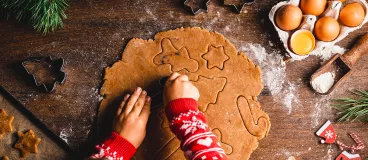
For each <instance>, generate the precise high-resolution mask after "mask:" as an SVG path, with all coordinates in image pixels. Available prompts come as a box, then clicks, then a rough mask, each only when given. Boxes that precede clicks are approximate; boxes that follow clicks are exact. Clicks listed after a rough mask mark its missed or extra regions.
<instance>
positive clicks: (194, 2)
mask: <svg viewBox="0 0 368 160" xmlns="http://www.w3.org/2000/svg"><path fill="white" fill-rule="evenodd" d="M209 3H210V0H185V1H184V7H185V8H186V9H188V10H189V11H191V12H192V13H193V14H194V15H196V14H199V13H204V12H207V11H208V4H209Z"/></svg>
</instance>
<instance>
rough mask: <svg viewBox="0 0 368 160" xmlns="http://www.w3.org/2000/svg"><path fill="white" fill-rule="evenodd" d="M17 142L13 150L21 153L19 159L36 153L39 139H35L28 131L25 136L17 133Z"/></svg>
mask: <svg viewBox="0 0 368 160" xmlns="http://www.w3.org/2000/svg"><path fill="white" fill-rule="evenodd" d="M18 137H19V139H18V141H17V143H16V144H15V148H17V149H19V150H20V152H21V157H25V156H26V155H27V154H28V153H38V148H37V146H38V144H39V143H40V142H41V139H40V138H37V137H36V136H35V134H34V133H33V131H32V130H29V131H28V132H26V133H25V134H24V133H22V132H18Z"/></svg>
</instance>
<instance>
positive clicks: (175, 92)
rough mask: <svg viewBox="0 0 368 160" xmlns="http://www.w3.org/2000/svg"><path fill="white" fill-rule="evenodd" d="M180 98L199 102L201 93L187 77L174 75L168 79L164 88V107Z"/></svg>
mask: <svg viewBox="0 0 368 160" xmlns="http://www.w3.org/2000/svg"><path fill="white" fill-rule="evenodd" d="M179 98H193V99H195V100H196V101H198V98H199V91H198V89H197V88H196V87H195V86H194V85H193V84H192V83H191V82H190V81H189V79H188V76H187V75H181V74H179V73H176V72H175V73H173V74H171V76H170V77H169V78H168V79H167V81H166V83H165V87H164V105H165V106H166V105H167V104H168V103H169V102H170V101H172V100H175V99H179Z"/></svg>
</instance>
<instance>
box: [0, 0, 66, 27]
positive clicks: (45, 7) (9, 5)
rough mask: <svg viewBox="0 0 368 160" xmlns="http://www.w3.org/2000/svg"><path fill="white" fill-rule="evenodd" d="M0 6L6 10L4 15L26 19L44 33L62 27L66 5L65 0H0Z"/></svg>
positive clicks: (19, 19)
mask: <svg viewBox="0 0 368 160" xmlns="http://www.w3.org/2000/svg"><path fill="white" fill-rule="evenodd" d="M0 7H1V8H2V10H6V11H8V13H7V15H6V17H9V16H13V17H15V19H17V20H18V21H23V20H26V21H28V22H29V23H30V24H31V25H32V26H33V28H34V29H36V30H37V31H38V32H43V34H46V33H49V32H54V31H55V30H56V29H59V28H62V27H63V21H62V20H63V19H65V18H66V15H65V13H64V11H65V9H66V8H67V7H68V5H67V3H66V1H65V0H0ZM3 16H4V15H3Z"/></svg>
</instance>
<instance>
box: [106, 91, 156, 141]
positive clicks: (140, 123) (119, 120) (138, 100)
mask: <svg viewBox="0 0 368 160" xmlns="http://www.w3.org/2000/svg"><path fill="white" fill-rule="evenodd" d="M150 106H151V98H150V97H149V96H147V92H146V91H142V89H141V88H140V87H138V88H137V89H135V91H134V93H133V94H132V95H129V94H127V95H126V96H125V97H124V100H123V102H122V103H121V105H120V106H119V108H118V110H117V113H116V116H115V119H114V123H113V131H114V132H116V133H118V134H120V136H122V137H123V138H125V139H126V140H128V141H129V142H130V143H131V144H133V146H134V147H135V148H138V147H139V145H141V143H142V141H143V139H144V137H145V136H146V125H147V121H148V117H149V114H150Z"/></svg>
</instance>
